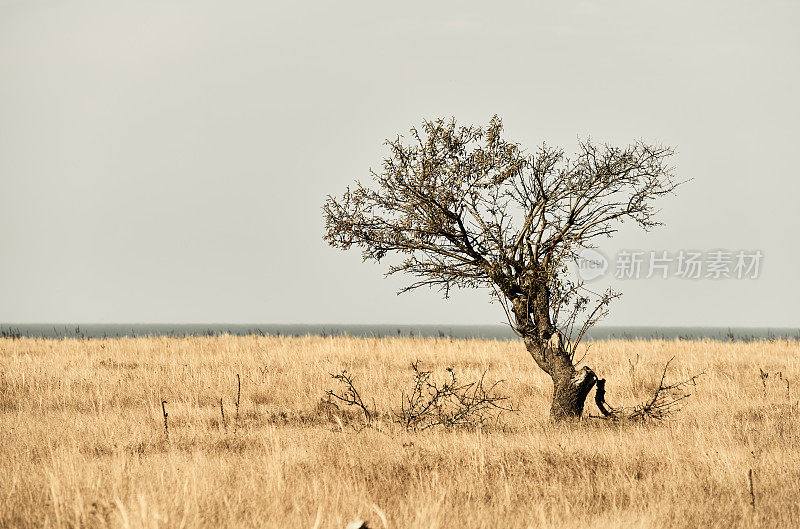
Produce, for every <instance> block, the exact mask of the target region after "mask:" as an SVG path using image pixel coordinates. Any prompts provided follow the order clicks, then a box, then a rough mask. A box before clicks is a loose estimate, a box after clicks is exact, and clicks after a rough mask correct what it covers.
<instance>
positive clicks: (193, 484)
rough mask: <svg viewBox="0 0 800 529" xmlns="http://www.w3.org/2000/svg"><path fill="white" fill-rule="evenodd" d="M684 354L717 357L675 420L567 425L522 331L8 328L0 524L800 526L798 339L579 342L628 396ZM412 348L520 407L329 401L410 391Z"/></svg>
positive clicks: (3, 354)
mask: <svg viewBox="0 0 800 529" xmlns="http://www.w3.org/2000/svg"><path fill="white" fill-rule="evenodd" d="M637 355H638V360H637ZM673 356H674V357H675V360H674V361H673V363H672V366H671V371H670V376H671V377H674V378H680V377H688V376H690V375H692V374H695V373H698V372H700V371H705V375H704V376H703V377H702V378H701V379H700V381H699V384H698V386H697V387H696V389H695V393H694V395H693V396H692V397H691V398H690V399H689V400H688V401H687V402H686V406H685V408H684V410H683V411H682V412H681V413H680V415H679V416H677V417H676V418H675V419H674V420H671V421H669V422H666V423H663V424H614V423H608V422H604V421H600V420H596V419H589V420H585V421H582V422H581V423H578V424H563V425H562V424H551V423H550V422H548V420H547V411H548V406H549V392H550V383H549V381H548V379H547V378H546V376H545V375H544V374H543V373H541V372H540V371H539V370H538V368H537V367H536V366H535V365H534V363H533V362H532V360H531V359H530V358H529V357H528V356H527V355H526V353H525V351H524V349H523V348H522V346H521V345H520V344H519V343H518V342H502V341H458V340H449V339H407V338H397V339H354V338H321V337H307V338H275V337H271V338H263V337H262V338H259V337H228V336H226V337H218V338H185V339H175V338H136V339H106V340H36V339H20V340H8V339H6V340H0V436H2V437H1V439H2V441H0V443H1V444H0V527H9V528H10V527H72V528H75V527H90V528H93V527H137V528H138V527H148V528H150V527H152V528H155V527H176V528H193V527H285V528H300V527H308V528H311V527H335V528H341V527H344V525H345V524H346V523H347V522H349V521H351V520H353V519H355V518H357V517H361V518H366V519H368V520H369V521H370V525H371V526H372V527H377V528H380V527H390V528H415V527H419V528H422V527H425V528H427V527H440V528H444V527H642V528H651V527H759V526H765V527H797V526H798V525H799V524H800V436H799V435H798V434H800V426H799V425H798V424H799V420H800V407H798V405H797V397H798V390H800V362H798V360H799V359H800V347H799V346H798V344H797V343H796V342H789V341H777V342H774V343H718V342H712V341H694V342H681V341H611V342H601V343H595V344H594V345H593V346H592V347H591V348H590V350H589V356H588V357H587V362H588V364H589V365H590V366H591V367H593V368H594V369H595V371H596V372H597V373H598V374H599V375H600V376H604V377H606V378H607V379H608V399H609V401H611V402H612V403H613V404H633V403H636V402H637V401H640V400H643V399H645V398H646V397H647V396H648V394H649V392H651V391H652V389H653V384H654V383H657V380H658V376H659V374H660V372H659V370H660V369H661V368H662V367H663V364H664V362H666V361H667V360H668V359H669V358H671V357H673ZM416 359H419V360H421V361H422V362H423V365H424V366H426V367H428V368H433V369H436V370H439V371H442V370H443V369H444V368H446V367H452V368H453V369H454V370H455V371H456V373H458V374H459V376H460V377H461V378H463V379H465V380H466V379H476V378H477V377H479V376H480V374H481V373H483V371H484V370H488V374H487V378H488V379H504V380H505V382H504V384H503V385H502V386H501V388H502V392H504V393H505V394H507V395H508V396H510V397H511V399H512V401H513V403H514V405H515V406H516V407H518V408H519V411H518V412H516V413H513V414H505V415H503V416H502V417H501V419H502V421H503V424H504V427H500V426H499V425H498V426H493V427H489V428H484V429H482V430H479V431H463V430H462V431H445V430H441V429H438V430H431V431H426V432H420V433H411V432H404V431H400V430H399V429H397V428H394V427H393V426H392V425H391V424H389V423H385V424H383V425H382V426H381V427H380V429H374V428H370V429H363V430H360V431H359V430H357V429H356V428H353V427H352V426H349V425H348V424H347V419H348V416H347V415H344V414H342V416H341V417H339V416H338V415H336V414H332V413H329V412H328V411H326V410H325V409H324V408H322V407H320V406H319V401H320V398H321V397H322V396H323V394H324V392H325V390H326V389H328V388H331V387H333V386H334V382H333V381H332V380H331V379H330V378H329V376H328V373H330V372H339V371H341V370H342V369H345V368H346V369H347V370H348V371H349V372H351V373H352V374H353V375H354V376H355V377H356V384H357V385H358V387H359V388H360V390H361V391H362V393H363V396H364V398H365V400H366V401H368V402H369V403H370V404H371V403H372V402H373V399H374V404H375V406H376V407H377V408H378V410H379V411H383V412H386V411H387V410H389V409H391V408H397V407H398V406H399V398H400V393H401V391H402V390H403V389H404V388H406V387H408V384H409V383H410V379H411V370H410V368H409V364H410V362H411V361H412V360H416ZM759 370H763V371H764V372H766V373H768V374H769V376H768V377H767V378H766V379H762V377H761V375H760V371H759ZM237 373H238V374H240V375H241V381H242V394H241V404H240V409H239V419H238V425H236V426H234V424H233V423H234V420H235V413H236V412H235V404H234V402H235V399H236V374H237ZM787 381H788V383H789V385H788V392H787V386H786V382H787ZM220 398H222V399H223V405H224V409H225V415H226V424H223V423H222V421H221V414H220V406H219V400H220ZM162 400H165V401H167V404H166V409H167V412H168V414H169V417H168V426H169V440H167V439H166V436H165V432H164V424H163V417H162V409H161V402H162ZM592 407H593V405H592ZM234 429H235V430H236V431H235V433H234ZM749 470H752V473H753V489H754V490H753V492H754V497H755V506H754V507H753V506H752V505H751V496H750V490H749V484H748V481H747V475H748V471H749Z"/></svg>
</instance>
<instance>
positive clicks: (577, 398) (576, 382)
mask: <svg viewBox="0 0 800 529" xmlns="http://www.w3.org/2000/svg"><path fill="white" fill-rule="evenodd" d="M525 345H526V348H527V349H528V352H530V354H531V356H532V357H533V358H534V360H535V361H536V363H537V364H538V365H539V367H541V368H542V370H544V372H545V373H547V374H548V375H550V378H552V379H553V401H552V404H551V406H550V417H551V418H552V419H554V420H557V421H558V420H564V419H577V418H580V416H581V415H582V414H583V407H584V404H585V403H586V397H587V396H588V395H589V392H590V391H591V390H592V388H593V387H594V385H595V383H596V382H597V376H596V375H595V374H594V371H592V370H591V369H589V368H588V367H583V368H581V369H580V370H578V371H576V370H575V367H574V366H573V365H572V359H571V358H570V356H569V354H568V353H567V351H566V350H565V349H564V346H563V344H562V342H561V336H560V335H559V334H558V332H555V333H553V335H552V336H551V338H550V340H549V341H548V342H547V343H546V344H545V343H541V342H539V341H536V340H535V339H526V341H525Z"/></svg>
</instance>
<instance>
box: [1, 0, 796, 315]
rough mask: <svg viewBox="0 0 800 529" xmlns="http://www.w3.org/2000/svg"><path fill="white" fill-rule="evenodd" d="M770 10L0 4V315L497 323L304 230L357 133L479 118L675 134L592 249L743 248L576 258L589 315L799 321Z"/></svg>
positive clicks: (522, 135) (792, 40)
mask: <svg viewBox="0 0 800 529" xmlns="http://www.w3.org/2000/svg"><path fill="white" fill-rule="evenodd" d="M798 25H800V3H797V2H790V1H782V2H778V1H759V2H755V1H753V2H731V1H725V2H721V1H720V2H677V1H673V2H643V1H630V2H607V1H597V2H555V1H554V2H514V3H504V2H464V1H459V2H452V3H445V2H420V3H415V2H391V3H388V2H374V1H373V2H344V1H336V2H333V1H331V2H285V3H278V2H263V1H257V2H202V1H197V0H187V1H171V2H170V1H158V2H155V1H153V2H148V1H136V2H134V1H129V2H122V1H118V2H106V1H85V2H78V1H73V2H70V1H35V0H20V1H2V0H0V252H1V254H0V257H2V259H0V293H1V294H0V295H1V296H2V297H1V298H0V300H1V301H0V322H6V323H9V322H12V323H13V322H17V323H22V322H98V323H104V322H109V323H110V322H173V323H180V322H198V323H202V322H208V323H211V322H220V323H435V324H443V323H444V324H447V323H449V324H476V323H499V322H501V321H502V319H503V316H502V310H501V309H500V307H499V306H497V305H491V304H489V303H488V299H489V297H488V293H487V292H486V291H474V292H462V293H456V294H455V295H453V296H452V297H451V299H449V300H443V299H442V298H441V296H440V295H439V294H438V293H437V292H430V291H417V292H415V293H411V294H405V295H402V296H397V295H396V294H395V293H396V291H397V290H398V288H399V287H400V286H402V285H403V284H404V283H405V282H404V280H403V279H402V278H393V279H390V280H386V279H383V271H384V266H382V265H374V264H362V263H361V260H360V256H359V254H358V252H357V251H351V252H347V253H345V252H340V251H338V250H334V249H331V248H329V247H327V246H326V244H325V243H324V242H323V241H322V238H321V237H322V234H323V219H322V215H321V205H322V203H323V201H324V198H325V196H326V195H328V194H339V193H341V192H342V191H343V190H344V188H345V187H346V186H347V185H348V184H349V183H351V182H353V181H355V180H357V179H361V180H362V181H364V182H366V181H367V180H368V179H369V169H370V168H376V169H377V168H379V167H380V164H381V160H382V158H383V156H384V155H385V154H386V151H385V149H384V147H383V146H382V143H383V140H384V139H385V138H387V137H393V136H395V135H397V134H401V133H403V132H405V131H407V130H408V129H409V128H410V127H411V126H414V125H419V124H420V122H421V121H422V120H423V119H430V118H436V117H445V118H447V117H451V116H453V117H455V118H456V119H457V120H458V121H459V122H462V123H468V124H469V123H474V124H484V125H485V124H486V123H488V121H489V119H490V118H491V116H492V115H493V114H498V115H500V116H501V117H502V118H503V121H504V123H505V126H506V136H507V137H508V138H509V139H511V140H514V141H518V142H520V143H521V144H523V145H524V146H526V147H528V148H529V149H534V148H535V147H536V145H538V144H540V143H541V142H547V143H548V144H552V145H561V146H563V147H565V149H567V151H570V150H572V149H574V147H575V146H576V143H577V139H578V138H584V137H586V136H587V135H591V137H592V138H593V139H595V140H598V141H606V142H610V143H617V144H624V143H627V142H629V141H632V140H635V139H643V140H646V141H650V142H662V143H664V144H668V145H672V146H674V147H676V148H677V149H678V152H679V154H678V156H677V157H676V158H675V159H674V160H673V161H674V165H675V166H676V169H677V174H678V175H679V176H680V177H682V178H687V179H688V178H691V179H692V180H691V182H689V183H687V184H685V185H684V186H683V187H681V188H680V189H679V190H678V193H677V195H676V196H674V197H670V198H668V199H667V200H664V201H662V202H661V204H660V206H661V207H662V210H663V211H662V217H661V218H662V219H663V220H664V221H665V222H666V226H665V227H662V228H660V229H658V230H656V231H653V232H650V233H645V232H642V231H640V230H635V229H627V228H626V229H625V230H624V231H622V232H621V233H620V234H619V236H618V237H617V238H615V239H613V240H611V241H603V242H602V244H601V246H600V248H601V250H602V251H603V252H605V253H606V254H608V255H613V254H615V252H616V251H617V250H619V249H621V248H627V249H641V250H645V251H649V250H657V251H661V250H668V251H670V252H677V251H679V250H681V249H693V250H701V251H710V250H714V249H730V250H740V249H745V250H760V251H761V252H763V254H764V259H763V261H762V263H761V265H762V269H761V271H760V272H761V273H760V276H759V277H758V278H757V279H752V280H734V279H731V280H719V281H712V280H705V279H701V280H685V279H679V278H675V277H670V278H668V279H654V278H651V279H640V280H618V279H615V278H613V277H611V278H609V279H607V280H600V281H599V283H598V285H605V284H611V285H612V286H614V287H616V288H618V289H619V290H621V291H622V292H623V294H624V295H623V297H622V299H620V300H618V301H617V302H616V303H615V305H613V306H612V314H611V316H610V317H609V318H608V319H607V320H606V321H605V323H607V324H611V325H689V326H703V325H721V326H776V327H777V326H789V327H797V326H800V318H798V309H797V303H798V301H797V299H796V298H797V295H798V294H800V272H798V269H799V268H800V266H799V265H800V249H798V246H797V242H796V241H797V237H796V233H797V230H798V228H800V221H798V213H797V209H796V203H797V201H798V197H800V175H799V174H798V168H797V164H796V151H797V148H798V147H797V146H798V144H800V125H798V123H799V121H800V120H798V118H800V112H799V111H798V109H799V108H800V105H799V104H798V95H797V94H800V60H798V57H800V53H799V52H800V32H798V31H797V28H798ZM611 272H612V276H613V270H612V271H611ZM598 288H600V287H599V286H598Z"/></svg>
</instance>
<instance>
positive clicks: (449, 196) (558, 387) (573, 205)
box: [323, 116, 678, 419]
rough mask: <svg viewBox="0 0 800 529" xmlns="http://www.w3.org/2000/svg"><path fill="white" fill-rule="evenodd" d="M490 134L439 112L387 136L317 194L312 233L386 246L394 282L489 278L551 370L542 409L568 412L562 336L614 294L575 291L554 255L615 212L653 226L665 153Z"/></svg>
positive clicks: (587, 241)
mask: <svg viewBox="0 0 800 529" xmlns="http://www.w3.org/2000/svg"><path fill="white" fill-rule="evenodd" d="M502 131H503V126H502V122H501V120H500V119H499V118H498V117H497V116H495V117H494V118H492V120H491V121H490V123H489V125H488V127H485V128H481V127H475V126H457V125H456V122H455V120H450V121H445V120H441V119H440V120H436V121H426V122H425V123H424V124H423V126H422V129H421V130H418V129H416V128H413V129H411V131H410V132H411V134H410V136H409V137H408V138H403V137H397V138H395V139H394V140H388V141H387V142H386V145H387V146H388V148H389V155H388V156H387V158H386V159H385V160H384V163H383V169H382V170H381V171H380V172H376V171H372V172H371V173H372V176H373V185H372V186H364V185H362V184H361V183H360V182H358V183H356V185H355V187H354V188H348V189H347V190H346V191H345V193H344V194H343V195H342V196H341V197H328V199H327V201H326V202H325V204H324V206H323V211H324V215H325V221H326V227H327V233H326V234H325V237H324V238H325V240H326V241H327V242H328V243H329V244H330V245H331V246H334V247H336V248H341V249H348V248H351V247H352V246H356V247H360V248H361V249H362V251H363V254H362V255H363V258H364V260H375V261H380V260H381V259H383V258H384V257H386V256H387V255H389V254H392V253H395V254H399V255H400V257H401V259H399V260H396V261H394V262H393V264H391V265H390V266H389V270H388V272H387V275H390V274H395V273H398V272H404V273H407V274H410V275H412V276H414V277H415V278H416V279H415V280H414V281H413V282H412V283H411V284H409V285H408V286H406V287H405V288H404V289H403V290H402V291H401V292H406V291H409V290H413V289H415V288H419V287H423V286H427V287H434V288H439V289H441V290H442V291H443V292H444V294H445V296H447V295H448V294H449V292H450V289H451V288H454V287H456V288H464V287H489V288H491V289H492V295H493V296H495V297H496V298H497V299H498V300H499V301H500V303H501V304H502V306H503V308H504V310H505V313H506V316H507V318H508V321H509V324H510V325H511V327H512V328H513V329H514V330H515V332H516V333H518V334H519V336H520V337H522V338H523V340H524V343H525V347H526V348H527V350H528V352H529V353H530V354H531V356H532V357H533V359H534V360H535V361H536V363H537V364H538V365H539V367H541V368H542V369H543V370H544V371H545V372H546V373H547V374H549V375H550V377H551V378H552V379H553V385H554V391H553V401H552V407H551V410H550V413H551V416H552V417H553V418H556V419H563V418H569V417H578V416H580V415H581V414H582V412H583V407H584V402H585V400H586V396H587V395H588V393H589V392H590V390H591V389H592V387H593V386H594V384H595V382H596V381H597V377H596V376H595V374H594V372H593V371H592V370H591V369H590V368H588V367H583V368H581V369H577V363H579V362H576V361H575V358H574V356H575V351H576V346H577V344H578V342H579V341H580V340H581V338H582V337H583V335H584V333H585V332H586V330H587V329H588V328H589V327H590V326H591V325H592V324H594V323H595V322H596V321H598V320H599V319H600V318H602V317H603V316H604V315H605V314H606V312H607V309H608V304H609V302H610V301H611V300H612V299H613V298H614V297H616V296H617V294H616V293H614V292H611V291H610V290H609V291H606V292H604V293H600V294H594V293H592V292H590V291H588V290H586V289H585V288H584V285H583V284H582V283H581V282H579V281H572V280H570V279H569V278H568V277H567V274H566V265H567V263H568V262H570V261H571V260H573V259H574V258H575V257H576V255H577V252H578V251H579V250H580V249H581V248H588V247H594V244H593V243H594V241H596V240H597V239H598V238H600V237H605V236H611V235H612V234H613V233H614V232H616V231H617V228H618V226H619V224H620V223H622V222H623V221H624V220H630V221H633V222H635V223H636V224H638V225H639V226H641V227H642V228H644V229H645V230H647V229H649V228H651V227H653V226H656V225H658V224H659V223H658V222H657V220H656V219H655V218H654V214H655V212H656V211H655V210H654V208H653V201H654V199H656V198H658V197H660V196H662V195H665V194H667V193H670V192H672V191H673V190H674V189H675V187H676V185H678V183H677V182H676V181H675V178H674V175H673V169H672V168H671V167H670V166H669V165H667V160H668V158H669V157H670V156H671V155H672V154H673V152H674V151H673V149H671V148H669V147H664V146H660V145H650V144H646V143H644V142H641V141H638V142H635V143H633V144H631V145H629V146H627V147H614V146H610V145H605V144H603V145H599V144H596V143H593V142H592V141H591V140H586V141H583V142H581V143H580V148H579V150H578V152H577V154H575V155H574V156H573V157H567V156H565V154H564V151H563V150H562V149H560V148H556V147H550V146H548V145H542V146H541V147H539V148H538V149H536V151H535V152H533V153H528V152H526V151H525V150H523V149H522V148H521V147H520V146H519V145H518V144H516V143H513V142H509V141H507V140H506V139H504V138H503V137H502Z"/></svg>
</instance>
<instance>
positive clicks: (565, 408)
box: [550, 366, 597, 420]
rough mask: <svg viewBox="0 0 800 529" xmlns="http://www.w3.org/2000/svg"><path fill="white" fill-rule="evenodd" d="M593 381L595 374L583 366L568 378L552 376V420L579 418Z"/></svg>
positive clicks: (595, 377) (593, 383) (595, 380)
mask: <svg viewBox="0 0 800 529" xmlns="http://www.w3.org/2000/svg"><path fill="white" fill-rule="evenodd" d="M551 376H552V375H551ZM595 382H597V376H596V375H595V374H594V372H593V371H592V370H591V369H589V368H588V367H585V366H584V367H583V368H582V369H581V370H580V371H576V372H575V375H574V376H573V377H570V378H566V377H562V376H554V377H553V402H552V404H551V406H550V417H551V418H552V419H554V420H563V419H579V418H580V417H581V415H582V414H583V406H584V404H585V403H586V397H587V396H588V395H589V392H590V391H591V390H592V388H593V387H594V385H595Z"/></svg>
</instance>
